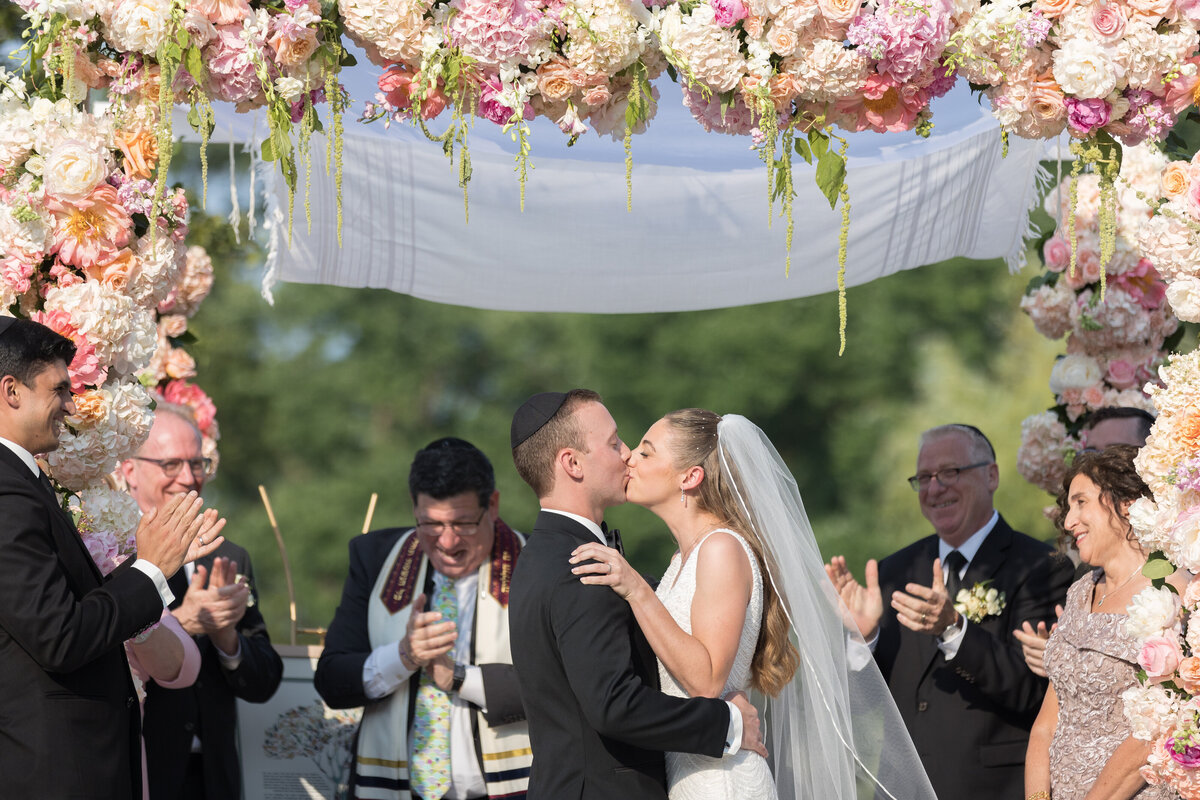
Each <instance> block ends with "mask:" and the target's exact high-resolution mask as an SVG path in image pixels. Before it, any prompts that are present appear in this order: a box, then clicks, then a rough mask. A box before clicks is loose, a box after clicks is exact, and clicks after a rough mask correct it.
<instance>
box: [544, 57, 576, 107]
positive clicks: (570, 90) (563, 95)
mask: <svg viewBox="0 0 1200 800" xmlns="http://www.w3.org/2000/svg"><path fill="white" fill-rule="evenodd" d="M570 72H571V68H570V67H569V66H568V65H567V62H566V61H564V60H562V59H561V58H554V59H551V60H550V61H547V62H546V63H545V64H542V65H541V66H540V67H538V70H537V76H538V91H540V92H541V93H542V95H543V96H544V97H546V98H547V99H548V100H566V99H567V98H568V97H570V96H571V95H573V94H574V93H575V84H573V83H572V82H571V79H570V77H569V76H570Z"/></svg>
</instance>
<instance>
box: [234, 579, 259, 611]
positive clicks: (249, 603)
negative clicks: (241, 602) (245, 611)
mask: <svg viewBox="0 0 1200 800" xmlns="http://www.w3.org/2000/svg"><path fill="white" fill-rule="evenodd" d="M233 582H234V583H240V584H242V585H243V586H245V587H246V588H247V589H249V588H250V579H249V578H248V577H246V576H245V575H243V574H242V573H240V572H239V573H238V574H237V577H236V578H234V579H233ZM246 605H247V606H252V605H254V592H250V599H249V600H247V601H246Z"/></svg>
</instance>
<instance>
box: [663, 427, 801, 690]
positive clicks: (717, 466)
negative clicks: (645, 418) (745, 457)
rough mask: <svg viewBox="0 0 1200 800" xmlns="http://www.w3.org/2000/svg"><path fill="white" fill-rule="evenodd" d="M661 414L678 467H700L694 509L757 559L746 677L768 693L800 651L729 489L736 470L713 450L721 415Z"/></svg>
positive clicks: (757, 543)
mask: <svg viewBox="0 0 1200 800" xmlns="http://www.w3.org/2000/svg"><path fill="white" fill-rule="evenodd" d="M664 419H666V420H667V423H668V424H669V425H670V426H671V431H672V433H673V434H674V438H673V439H672V443H671V445H670V450H671V455H672V457H673V458H674V461H675V466H676V467H677V468H679V469H687V468H689V467H697V466H698V467H700V468H702V469H703V470H704V480H703V481H701V482H700V486H699V487H698V488H697V490H696V502H697V504H698V507H699V509H700V510H701V511H704V512H707V513H709V514H711V515H713V516H714V517H716V518H717V519H718V520H719V521H720V523H721V524H722V525H725V526H727V527H729V528H731V529H733V530H735V531H737V532H738V533H740V534H741V535H742V537H743V538H744V539H745V540H746V542H747V543H749V545H750V549H751V550H753V551H754V557H755V558H756V559H757V560H758V566H759V570H760V571H761V572H762V574H763V581H762V584H763V620H762V625H761V626H760V627H759V631H758V644H757V645H756V646H755V648H754V660H753V661H752V662H751V664H750V680H751V684H752V685H753V686H754V688H755V689H757V690H759V691H760V692H763V693H764V694H768V695H771V696H772V697H773V696H775V695H777V694H778V693H779V691H780V689H782V688H783V687H784V686H786V685H787V683H788V681H790V680H791V679H792V675H794V674H795V672H796V669H797V667H799V665H800V653H799V651H798V650H796V646H795V645H794V644H793V643H792V640H791V638H790V635H789V634H790V632H791V624H790V623H789V622H788V618H787V614H785V613H784V609H783V604H782V603H780V601H779V595H778V594H776V592H775V587H774V586H773V585H772V583H771V579H770V577H769V572H770V570H772V569H774V568H775V567H774V565H771V564H768V563H767V560H766V556H765V555H764V552H763V546H762V541H761V540H760V539H759V537H758V534H757V533H756V532H755V528H754V526H753V525H752V524H750V520H747V519H746V518H745V517H744V515H743V514H742V512H741V509H740V508H739V506H738V502H737V497H736V496H735V494H734V492H733V487H732V486H731V483H730V482H731V481H732V482H736V481H737V480H738V476H737V475H732V474H728V473H727V472H726V471H725V470H723V469H722V467H721V459H720V455H719V453H718V450H717V444H718V437H717V424H718V423H719V422H720V421H721V417H720V416H719V415H718V414H714V413H713V412H712V411H706V410H705V409H702V408H684V409H680V410H679V411H672V412H671V413H670V414H667V415H666V417H664Z"/></svg>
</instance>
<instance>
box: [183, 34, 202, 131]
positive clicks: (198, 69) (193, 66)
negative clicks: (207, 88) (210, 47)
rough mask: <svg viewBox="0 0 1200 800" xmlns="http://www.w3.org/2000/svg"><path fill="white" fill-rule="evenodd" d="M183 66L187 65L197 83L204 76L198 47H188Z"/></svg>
mask: <svg viewBox="0 0 1200 800" xmlns="http://www.w3.org/2000/svg"><path fill="white" fill-rule="evenodd" d="M184 66H185V67H187V71H188V73H189V74H191V76H192V78H193V79H195V81H196V82H197V83H199V82H200V80H201V79H202V78H203V77H204V59H203V58H202V57H201V55H200V48H199V47H189V48H188V51H187V56H186V57H185V58H184ZM193 127H195V126H193Z"/></svg>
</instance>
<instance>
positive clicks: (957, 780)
mask: <svg viewBox="0 0 1200 800" xmlns="http://www.w3.org/2000/svg"><path fill="white" fill-rule="evenodd" d="M937 557H938V537H937V536H929V537H927V538H925V539H921V540H920V541H918V542H916V543H914V544H911V545H909V546H908V547H906V548H904V549H903V550H900V551H898V552H896V553H894V554H892V555H890V556H888V557H887V558H885V559H884V560H883V561H881V562H880V563H879V584H880V588H881V589H882V591H883V600H884V603H883V605H884V616H883V620H882V622H881V623H880V632H879V641H878V643H877V645H876V647H875V660H876V661H877V662H878V664H879V668H880V670H881V671H882V672H883V676H884V678H886V679H887V682H888V686H889V687H890V688H891V691H892V696H893V697H894V698H895V700H896V705H897V706H898V707H899V709H900V714H901V716H902V717H903V718H904V722H905V724H906V725H907V726H908V730H909V733H910V734H911V735H912V738H913V743H914V744H916V747H917V753H918V754H919V755H920V757H921V761H922V763H924V765H925V771H926V772H928V773H929V780H930V782H931V783H932V784H933V788H934V791H935V792H936V793H937V796H938V797H939V798H941V799H942V800H958V798H972V800H991V799H992V798H994V800H1013V798H1018V799H1019V798H1020V797H1022V796H1023V794H1024V792H1023V788H1024V763H1025V749H1026V746H1027V745H1028V743H1029V729H1030V727H1031V726H1032V725H1033V720H1034V718H1035V717H1036V716H1037V712H1038V709H1039V708H1040V707H1041V704H1042V697H1043V695H1044V694H1045V692H1046V680H1045V679H1044V678H1039V677H1037V676H1036V675H1034V674H1033V673H1032V672H1030V671H1029V667H1028V666H1026V664H1025V659H1024V657H1023V656H1022V654H1021V647H1020V645H1019V644H1018V643H1017V641H1016V640H1015V639H1014V638H1013V635H1012V632H1013V630H1014V629H1016V628H1019V627H1020V625H1021V623H1022V622H1024V621H1025V620H1032V622H1033V624H1034V625H1036V624H1037V623H1038V621H1039V620H1045V621H1046V624H1047V625H1049V624H1051V623H1053V622H1054V621H1055V613H1054V606H1055V604H1057V603H1061V602H1063V600H1064V599H1065V598H1066V593H1067V587H1068V586H1070V584H1071V579H1072V575H1073V572H1074V569H1073V567H1072V565H1071V562H1070V561H1069V560H1068V559H1067V558H1066V557H1064V556H1062V555H1060V554H1057V553H1055V552H1054V551H1053V549H1052V548H1051V547H1050V546H1049V545H1046V544H1043V543H1042V542H1039V541H1037V540H1036V539H1032V538H1030V537H1029V536H1026V535H1025V534H1023V533H1019V532H1017V531H1014V530H1013V529H1012V528H1010V527H1009V526H1008V523H1006V522H1005V521H1004V519H1003V518H1001V519H1000V520H999V521H997V523H996V527H995V528H993V529H992V531H991V533H989V534H988V536H987V538H986V539H985V540H984V541H983V544H982V545H981V546H980V548H979V552H977V553H976V554H975V557H974V558H973V559H971V563H970V564H969V565H968V566H967V571H966V573H965V574H964V575H963V579H962V587H963V588H966V589H969V588H971V587H973V586H974V585H975V584H976V583H980V582H982V581H991V584H989V585H990V586H991V587H994V588H996V589H998V590H999V591H1001V592H1003V593H1004V595H1005V599H1006V604H1005V607H1004V609H1003V610H1002V611H1001V612H1000V613H999V614H998V615H995V616H989V617H987V618H985V619H984V620H983V621H982V622H978V623H976V622H971V623H968V625H967V629H966V632H965V633H964V635H963V639H962V642H961V643H960V646H959V648H958V654H957V655H956V656H955V657H954V658H953V659H952V660H950V661H946V659H945V657H944V656H943V655H942V652H941V650H940V649H939V648H938V646H937V640H936V639H935V637H933V636H929V635H927V634H919V633H915V632H913V631H910V630H909V629H908V628H905V627H904V626H902V625H900V624H899V622H898V621H897V620H896V612H895V610H894V609H892V607H891V596H892V592H893V591H897V590H899V591H903V590H904V586H905V584H907V583H919V584H921V585H922V586H929V585H930V583H931V581H932V576H933V561H934V559H936V558H937ZM885 784H886V781H885Z"/></svg>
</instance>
